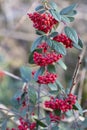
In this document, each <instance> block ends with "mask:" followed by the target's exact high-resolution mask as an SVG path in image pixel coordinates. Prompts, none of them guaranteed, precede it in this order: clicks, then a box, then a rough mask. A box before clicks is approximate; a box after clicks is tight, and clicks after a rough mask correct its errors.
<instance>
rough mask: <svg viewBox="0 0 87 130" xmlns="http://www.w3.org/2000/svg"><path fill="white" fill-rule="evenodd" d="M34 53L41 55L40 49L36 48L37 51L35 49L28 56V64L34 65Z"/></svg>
mask: <svg viewBox="0 0 87 130" xmlns="http://www.w3.org/2000/svg"><path fill="white" fill-rule="evenodd" d="M35 51H36V52H38V53H41V52H42V49H39V48H38V49H35V50H34V51H33V52H31V53H30V55H29V63H30V64H34V60H33V54H34V52H35Z"/></svg>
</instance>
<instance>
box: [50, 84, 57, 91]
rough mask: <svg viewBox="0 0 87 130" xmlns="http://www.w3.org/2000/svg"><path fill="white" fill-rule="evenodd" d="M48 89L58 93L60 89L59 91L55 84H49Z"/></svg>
mask: <svg viewBox="0 0 87 130" xmlns="http://www.w3.org/2000/svg"><path fill="white" fill-rule="evenodd" d="M48 87H49V88H50V89H51V90H53V91H55V90H56V91H57V90H58V89H57V85H56V84H55V83H53V84H51V83H50V84H48Z"/></svg>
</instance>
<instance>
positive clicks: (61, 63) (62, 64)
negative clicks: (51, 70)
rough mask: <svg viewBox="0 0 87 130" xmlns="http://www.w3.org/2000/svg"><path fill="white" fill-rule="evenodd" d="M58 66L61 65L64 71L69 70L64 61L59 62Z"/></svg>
mask: <svg viewBox="0 0 87 130" xmlns="http://www.w3.org/2000/svg"><path fill="white" fill-rule="evenodd" d="M57 64H59V65H60V66H61V67H62V68H63V69H64V70H67V66H66V65H65V63H64V62H63V61H62V60H58V62H57Z"/></svg>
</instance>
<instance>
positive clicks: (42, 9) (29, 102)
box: [0, 0, 86, 130]
mask: <svg viewBox="0 0 87 130" xmlns="http://www.w3.org/2000/svg"><path fill="white" fill-rule="evenodd" d="M76 7H77V4H72V5H70V6H68V7H66V8H64V9H62V10H59V8H58V6H57V5H56V3H54V2H48V1H46V0H42V2H41V4H40V5H39V6H37V7H36V8H35V12H34V13H28V16H29V18H30V19H31V21H32V22H33V26H34V28H35V32H36V34H37V35H38V38H37V39H36V40H35V41H34V42H33V44H32V47H31V54H30V55H29V64H34V65H36V66H37V67H36V69H35V70H32V69H31V68H30V67H29V66H22V67H20V75H21V78H20V77H16V76H14V75H10V76H13V77H14V78H16V79H18V80H21V82H22V83H23V87H21V89H20V90H19V91H18V92H17V93H16V94H15V95H14V97H13V104H15V105H14V106H15V111H13V113H14V114H15V116H16V117H17V118H18V120H19V122H20V124H18V126H17V128H13V129H11V130H17V129H18V130H21V129H22V130H28V129H30V130H49V129H50V130H53V129H55V130H62V129H66V128H67V129H68V128H69V129H79V125H78V124H82V123H84V122H85V121H84V122H81V121H80V120H79V116H83V110H82V108H81V106H80V104H79V103H78V101H77V98H76V95H74V94H72V89H73V87H74V85H75V82H74V80H75V78H76V77H77V72H78V69H76V71H75V75H74V77H73V80H72V85H71V87H70V88H69V91H68V93H66V89H67V87H66V89H65V88H64V86H63V85H62V84H61V82H60V81H59V79H58V75H57V73H56V70H57V66H56V65H60V66H61V67H62V68H63V69H64V70H67V66H66V65H65V63H64V62H63V61H62V60H61V58H63V57H64V55H66V53H67V49H68V48H69V49H72V48H73V47H75V48H77V49H80V50H81V49H82V48H83V42H82V41H81V39H80V37H79V36H78V33H77V32H76V30H75V29H74V28H71V27H69V25H68V24H69V23H70V22H72V21H74V16H75V15H76V13H77V11H76ZM60 23H64V33H59V32H57V31H56V30H57V28H58V27H59V25H60ZM79 61H80V60H79ZM78 63H79V64H78V67H77V68H79V65H80V62H78ZM2 74H3V75H2ZM5 74H7V73H6V72H0V75H1V76H4V75H5ZM20 111H21V112H20ZM75 114H78V120H77V119H76V117H75ZM69 116H70V117H71V118H73V117H74V119H73V120H72V122H71V124H69V123H68V122H67V123H64V119H65V120H67V119H68V117H69ZM8 120H9V119H8V118H7V119H6V120H4V122H3V123H2V129H3V130H4V129H6V127H7V122H8ZM74 120H76V122H75V121H74ZM85 120H86V119H85ZM85 128H86V127H85ZM82 129H83V128H82ZM7 130H9V128H7Z"/></svg>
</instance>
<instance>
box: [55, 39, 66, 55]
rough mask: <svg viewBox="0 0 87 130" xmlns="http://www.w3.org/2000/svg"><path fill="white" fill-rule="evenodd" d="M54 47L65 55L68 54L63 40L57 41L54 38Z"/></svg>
mask: <svg viewBox="0 0 87 130" xmlns="http://www.w3.org/2000/svg"><path fill="white" fill-rule="evenodd" d="M53 49H54V50H55V51H56V52H58V53H60V54H63V55H66V49H65V47H64V45H63V44H62V43H61V42H56V41H54V40H53Z"/></svg>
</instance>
